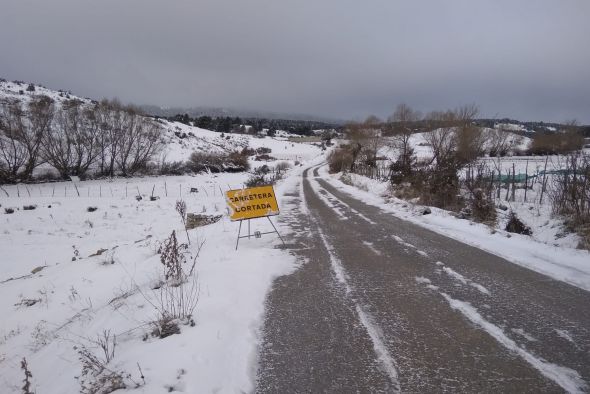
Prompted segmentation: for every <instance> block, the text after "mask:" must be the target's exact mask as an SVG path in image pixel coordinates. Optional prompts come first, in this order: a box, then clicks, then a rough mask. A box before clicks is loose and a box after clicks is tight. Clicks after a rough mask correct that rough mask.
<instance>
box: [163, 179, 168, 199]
mask: <svg viewBox="0 0 590 394" xmlns="http://www.w3.org/2000/svg"><path fill="white" fill-rule="evenodd" d="M164 191H165V192H166V197H168V185H166V181H164Z"/></svg>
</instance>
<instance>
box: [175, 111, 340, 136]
mask: <svg viewBox="0 0 590 394" xmlns="http://www.w3.org/2000/svg"><path fill="white" fill-rule="evenodd" d="M166 119H168V120H170V121H174V122H180V123H184V124H186V125H189V126H196V127H199V128H201V129H206V130H211V131H217V132H219V133H226V134H227V133H234V134H257V133H259V132H261V131H263V130H266V131H267V135H269V136H271V137H272V136H274V135H275V133H276V131H277V130H284V131H287V132H289V133H292V134H297V135H304V136H309V135H313V130H325V129H333V128H337V127H338V125H335V124H328V123H324V122H318V121H312V120H289V119H265V118H241V117H239V116H236V117H229V116H226V117H212V116H208V115H203V116H198V117H194V118H193V117H191V116H189V115H188V114H177V115H175V116H172V117H169V118H166ZM246 125H248V127H247V126H246Z"/></svg>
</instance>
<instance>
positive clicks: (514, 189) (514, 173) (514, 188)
mask: <svg viewBox="0 0 590 394" xmlns="http://www.w3.org/2000/svg"><path fill="white" fill-rule="evenodd" d="M515 192H516V169H515V166H514V162H512V195H511V196H510V201H512V202H514V200H515V196H514V194H515Z"/></svg>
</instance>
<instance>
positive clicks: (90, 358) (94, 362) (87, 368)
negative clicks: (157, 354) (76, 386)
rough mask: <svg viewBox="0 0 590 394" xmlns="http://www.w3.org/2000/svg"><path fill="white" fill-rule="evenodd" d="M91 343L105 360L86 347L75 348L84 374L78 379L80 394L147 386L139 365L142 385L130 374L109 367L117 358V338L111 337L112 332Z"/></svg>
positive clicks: (104, 392) (103, 393)
mask: <svg viewBox="0 0 590 394" xmlns="http://www.w3.org/2000/svg"><path fill="white" fill-rule="evenodd" d="M91 342H92V343H93V344H94V345H98V347H99V348H100V349H102V351H103V355H104V358H103V359H101V358H99V357H97V356H96V355H95V354H94V353H93V352H92V351H91V350H89V349H88V348H87V347H86V346H84V345H80V347H75V349H76V350H77V351H78V359H79V360H80V362H81V363H82V372H81V374H80V376H77V377H76V379H77V380H78V381H79V383H80V393H82V394H109V393H112V392H114V391H117V390H120V389H126V388H138V387H140V386H142V385H143V384H145V378H144V376H143V373H142V372H141V368H140V367H139V364H138V368H139V372H140V375H141V376H140V378H141V379H142V383H138V382H137V381H136V380H135V379H133V376H132V375H131V374H130V373H127V372H124V371H121V370H114V369H111V368H109V367H108V364H109V363H110V362H111V361H112V360H113V358H114V356H115V345H116V342H115V336H114V335H111V334H110V331H104V332H103V334H102V336H98V337H97V340H96V341H91Z"/></svg>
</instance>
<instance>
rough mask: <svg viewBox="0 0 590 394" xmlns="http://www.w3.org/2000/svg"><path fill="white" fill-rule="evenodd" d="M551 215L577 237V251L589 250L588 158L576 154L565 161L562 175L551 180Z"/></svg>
mask: <svg viewBox="0 0 590 394" xmlns="http://www.w3.org/2000/svg"><path fill="white" fill-rule="evenodd" d="M550 198H551V204H552V208H553V212H554V213H555V214H558V215H561V216H563V217H565V218H566V225H567V226H568V228H569V229H570V230H572V231H575V232H577V233H578V235H580V237H581V241H580V245H579V247H580V248H584V249H589V248H590V156H588V155H584V154H581V153H578V152H575V153H572V154H570V155H568V156H566V158H565V163H564V166H563V168H562V170H561V172H560V173H559V174H557V175H554V176H553V187H552V188H551V192H550Z"/></svg>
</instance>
